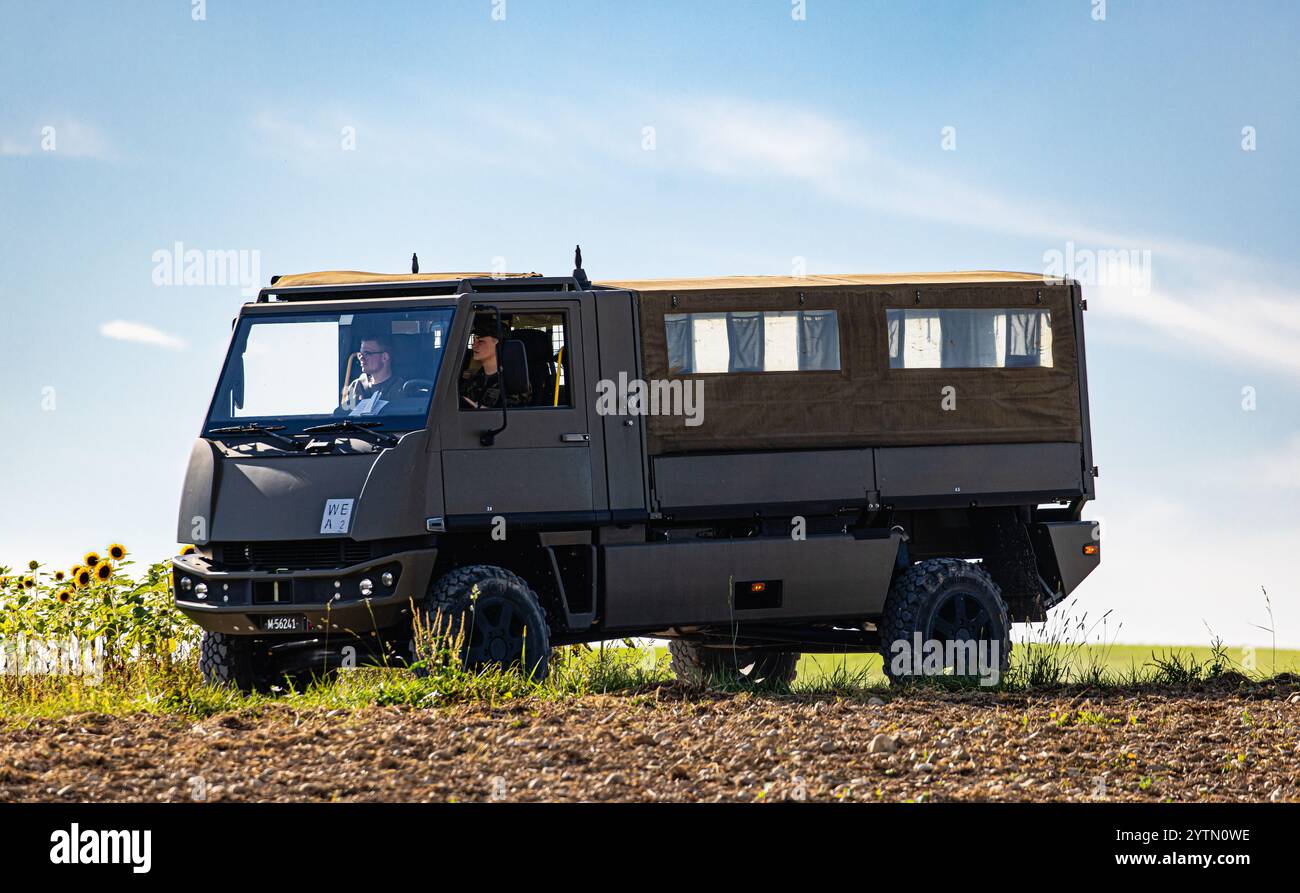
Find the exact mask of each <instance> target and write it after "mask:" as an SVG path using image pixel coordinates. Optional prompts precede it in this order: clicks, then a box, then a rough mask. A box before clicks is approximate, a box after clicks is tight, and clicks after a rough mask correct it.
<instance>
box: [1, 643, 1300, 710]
mask: <svg viewBox="0 0 1300 893" xmlns="http://www.w3.org/2000/svg"><path fill="white" fill-rule="evenodd" d="M1234 658H1235V660H1234ZM1241 660H1242V656H1241V654H1240V652H1237V653H1236V654H1235V655H1234V653H1233V652H1232V651H1230V650H1224V649H1220V650H1218V651H1216V650H1215V649H1213V648H1211V647H1186V648H1168V647H1161V646H1140V645H1111V646H1108V647H1103V646H1097V645H1070V646H1066V645H1040V644H1035V645H1033V646H1030V647H1018V648H1017V650H1016V651H1015V652H1013V665H1012V672H1011V674H1009V676H1008V677H1007V678H1005V679H1004V681H1003V683H1002V685H1001V688H1002V689H1003V690H1011V691H1023V690H1030V689H1033V688H1037V687H1040V686H1047V685H1060V684H1076V685H1077V684H1090V685H1100V686H1119V685H1135V684H1139V685H1140V684H1152V685H1158V684H1165V685H1174V686H1184V685H1197V684H1201V683H1204V682H1206V681H1208V680H1211V679H1213V678H1215V677H1216V676H1223V674H1225V673H1232V672H1237V673H1241V674H1242V675H1243V676H1245V677H1246V678H1247V679H1253V680H1264V679H1266V678H1267V677H1271V676H1272V675H1273V661H1274V655H1273V654H1272V652H1271V651H1270V650H1268V649H1261V650H1257V652H1256V655H1255V660H1256V663H1257V665H1258V669H1257V670H1256V671H1255V672H1247V671H1246V670H1245V669H1244V668H1243V667H1241V666H1240V665H1239V664H1240V662H1241ZM1276 668H1277V672H1278V673H1282V672H1297V671H1298V670H1300V651H1278V652H1277V654H1276ZM671 680H672V674H671V672H670V671H669V669H668V656H667V651H666V649H664V648H653V649H652V648H637V647H605V648H593V649H583V648H566V649H559V650H558V651H557V653H556V657H555V659H554V661H553V662H552V672H551V674H550V676H549V677H548V678H547V679H546V680H545V681H543V682H536V681H533V680H529V679H525V678H524V677H523V676H522V675H520V674H519V673H518V672H515V671H503V670H496V669H487V670H481V671H469V670H465V669H463V668H460V667H458V666H455V665H447V666H439V667H436V668H435V669H434V670H433V672H432V675H430V676H428V677H425V678H417V677H416V676H415V675H414V674H413V673H412V672H411V671H409V670H405V669H380V668H367V669H359V670H352V671H348V672H345V673H341V674H339V675H338V676H337V677H335V678H333V679H330V680H328V681H325V682H319V683H311V684H309V685H307V686H305V688H304V689H303V690H301V691H294V690H287V689H286V690H281V691H277V692H272V693H270V694H256V695H244V694H239V693H238V692H235V691H233V690H231V689H227V688H217V687H213V686H210V685H207V684H205V683H204V682H203V681H202V679H201V678H200V677H199V674H198V670H197V667H196V666H195V663H194V662H193V661H192V660H186V661H181V662H177V663H175V664H173V665H160V664H158V663H156V662H139V663H136V664H132V665H126V666H119V667H117V668H115V669H110V670H108V671H106V672H105V673H104V676H103V678H101V679H99V680H93V679H89V678H85V677H79V676H58V675H4V676H0V722H4V721H8V722H26V721H29V720H30V719H32V718H35V717H54V716H64V715H69V714H77V713H108V714H117V715H121V714H131V713H157V714H169V715H176V716H183V717H194V718H199V717H205V716H211V715H214V714H218V713H226V712H231V711H253V712H259V711H262V710H265V709H268V708H276V709H286V708H287V709H291V710H310V709H324V710H329V709H344V710H352V709H359V708H363V707H367V706H393V705H401V706H410V707H420V708H437V707H443V706H451V705H456V704H475V705H481V706H490V707H492V706H502V705H506V704H510V703H517V702H518V701H520V700H524V699H535V698H542V699H564V698H574V697H583V696H586V695H592V694H611V693H625V694H630V695H631V696H633V697H637V696H638V694H639V693H642V692H650V691H652V690H653V688H654V687H655V686H657V685H660V684H662V683H665V682H669V681H671ZM941 684H942V683H941ZM724 690H734V687H733V686H727V687H724ZM786 694H793V695H796V696H810V695H827V694H833V695H837V696H845V697H857V698H866V697H876V696H885V697H889V696H891V694H890V690H889V688H888V684H887V682H886V680H885V676H884V674H883V673H882V672H881V660H880V657H879V656H878V655H874V654H872V655H867V654H848V655H834V654H806V655H804V656H803V657H802V658H801V660H800V662H799V675H798V678H797V679H796V681H795V683H794V685H793V686H792V687H791V690H790V691H789V692H786V691H784V690H777V691H773V692H770V693H769V695H770V696H776V697H780V696H783V695H786ZM1072 721H1074V722H1080V723H1086V722H1090V721H1091V720H1090V718H1089V717H1086V716H1079V717H1076V718H1074V719H1073V720H1072Z"/></svg>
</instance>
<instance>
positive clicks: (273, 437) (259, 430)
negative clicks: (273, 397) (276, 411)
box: [208, 422, 305, 452]
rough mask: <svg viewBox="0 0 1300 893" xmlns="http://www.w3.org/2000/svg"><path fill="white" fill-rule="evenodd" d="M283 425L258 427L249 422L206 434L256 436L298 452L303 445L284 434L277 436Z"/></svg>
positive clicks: (256, 424) (212, 430)
mask: <svg viewBox="0 0 1300 893" xmlns="http://www.w3.org/2000/svg"><path fill="white" fill-rule="evenodd" d="M283 430H284V425H259V424H258V423H257V422H249V423H248V424H246V425H229V426H227V427H225V428H212V429H211V430H209V431H208V434H257V435H260V436H262V437H264V438H266V439H267V440H270V441H273V442H275V443H278V444H279V445H280V446H282V447H284V448H285V449H287V450H294V451H295V452H300V451H301V450H302V448H303V447H304V446H305V444H303V443H301V442H299V441H297V440H294V439H293V438H292V437H289V436H287V435H284V434H277V433H276V432H277V431H283Z"/></svg>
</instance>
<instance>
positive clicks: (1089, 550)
mask: <svg viewBox="0 0 1300 893" xmlns="http://www.w3.org/2000/svg"><path fill="white" fill-rule="evenodd" d="M1099 552H1101V546H1099V545H1097V544H1096V543H1088V544H1087V545H1085V546H1084V547H1083V554H1084V555H1096V554H1098V553H1099Z"/></svg>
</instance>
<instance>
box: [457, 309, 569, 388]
mask: <svg viewBox="0 0 1300 893" xmlns="http://www.w3.org/2000/svg"><path fill="white" fill-rule="evenodd" d="M501 327H502V332H503V334H504V335H505V339H504V340H505V342H506V343H505V344H503V345H498V357H499V358H500V359H502V360H506V358H507V357H517V358H519V359H518V360H516V362H522V364H523V366H524V368H525V369H526V370H527V385H526V390H525V389H524V388H520V389H519V390H518V392H517V393H515V394H514V398H515V399H514V400H513V401H512V402H511V404H510V407H511V408H512V409H556V408H572V406H573V395H572V394H571V393H570V387H569V382H570V380H571V379H572V375H571V374H569V373H568V370H569V368H570V366H571V358H570V356H569V354H570V350H569V320H568V314H567V313H565V312H564V311H542V312H537V313H526V314H525V313H516V314H502V317H501ZM474 345H475V339H474V336H471V337H470V341H469V343H468V344H467V345H466V348H465V361H464V364H463V366H462V370H461V380H462V382H463V383H468V382H471V381H473V380H474V377H475V376H476V375H477V374H478V373H479V370H480V369H481V368H482V366H483V360H484V357H483V356H482V354H483V353H484V349H480V350H479V351H478V353H476V352H475V346H474ZM512 377H513V376H512ZM461 408H462V409H467V408H472V407H470V406H469V404H468V403H466V401H464V400H462V401H461ZM488 408H491V407H488Z"/></svg>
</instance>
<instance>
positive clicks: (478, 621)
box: [469, 597, 528, 664]
mask: <svg viewBox="0 0 1300 893" xmlns="http://www.w3.org/2000/svg"><path fill="white" fill-rule="evenodd" d="M527 629H528V625H527V624H526V623H525V622H524V619H523V618H522V617H520V616H519V614H518V613H517V612H516V611H515V608H514V605H512V604H511V603H510V602H508V601H506V600H504V599H493V598H486V599H485V598H482V597H480V598H479V600H478V602H477V604H475V606H474V612H473V614H472V615H471V620H470V634H469V661H470V663H475V664H480V663H499V664H509V663H511V662H513V661H515V660H519V659H520V658H521V657H523V656H524V645H525V643H526V642H527Z"/></svg>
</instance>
